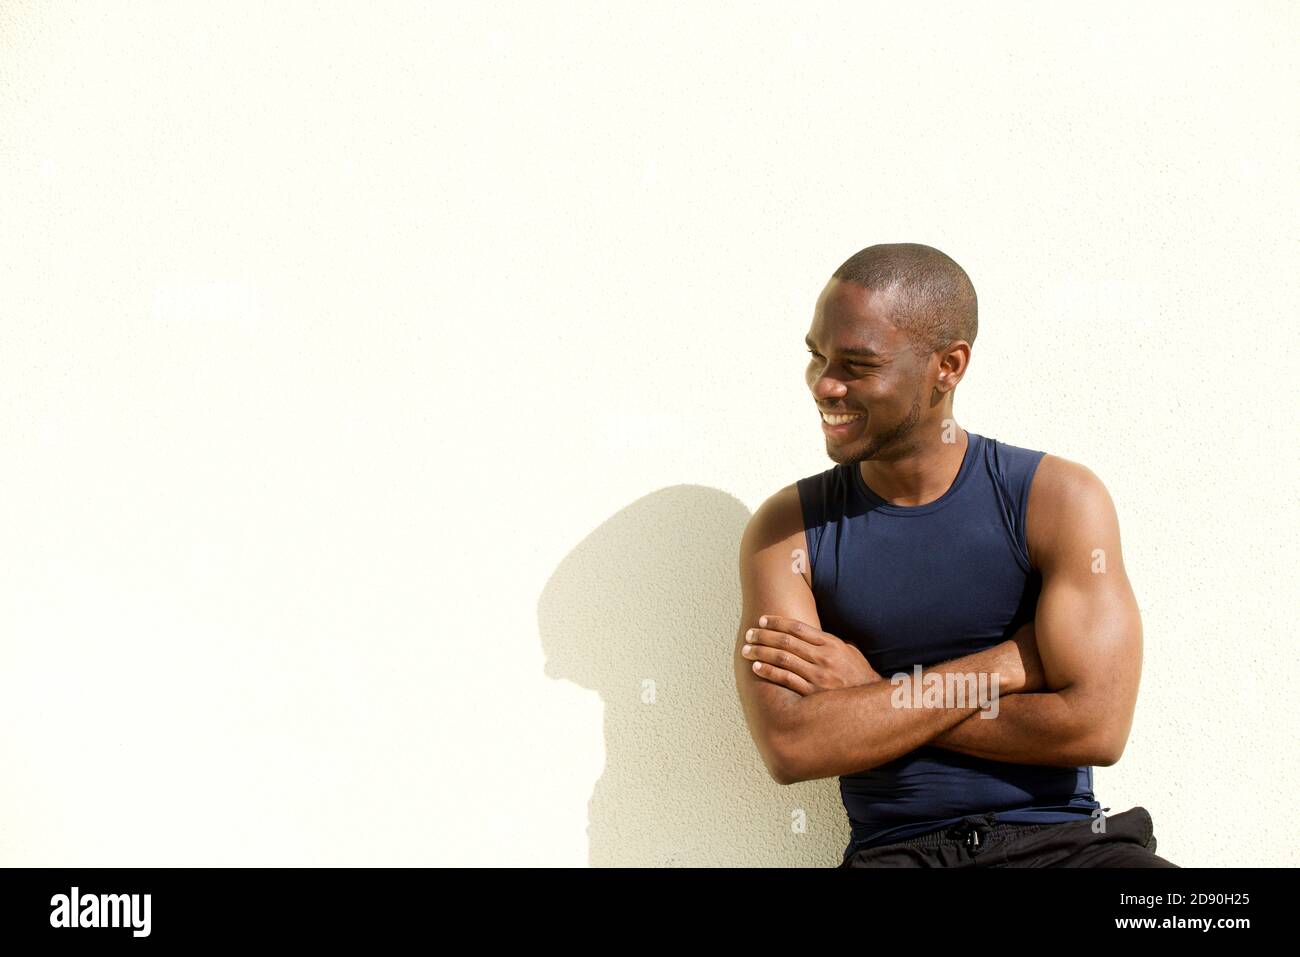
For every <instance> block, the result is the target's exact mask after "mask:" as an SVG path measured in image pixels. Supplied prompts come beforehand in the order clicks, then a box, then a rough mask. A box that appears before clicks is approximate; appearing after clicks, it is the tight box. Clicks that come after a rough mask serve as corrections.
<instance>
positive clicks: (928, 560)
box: [797, 431, 1100, 858]
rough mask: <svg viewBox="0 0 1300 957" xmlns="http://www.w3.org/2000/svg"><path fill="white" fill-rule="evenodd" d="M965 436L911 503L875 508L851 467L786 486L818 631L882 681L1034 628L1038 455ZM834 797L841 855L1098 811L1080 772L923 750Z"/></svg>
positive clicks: (1087, 777)
mask: <svg viewBox="0 0 1300 957" xmlns="http://www.w3.org/2000/svg"><path fill="white" fill-rule="evenodd" d="M966 435H967V443H968V444H967V447H966V454H965V457H964V458H963V459H962V463H961V468H960V469H959V471H958V472H957V477H956V478H955V479H954V480H953V483H952V485H951V486H950V487H949V488H948V491H947V492H945V493H944V494H943V495H941V496H940V497H939V498H937V499H935V500H934V501H933V502H928V503H926V504H925V505H917V506H905V505H894V504H893V503H891V502H888V501H886V500H885V499H883V498H881V497H880V496H879V495H877V494H876V493H875V492H873V491H872V490H871V489H870V488H868V487H867V485H866V483H865V482H864V481H863V479H862V472H861V471H860V470H859V468H858V466H857V464H856V463H855V464H849V465H836V466H835V467H834V468H830V469H827V470H826V471H825V472H822V473H820V474H818V475H811V476H808V477H807V478H802V479H800V480H799V481H798V483H797V484H798V488H799V500H800V503H801V506H802V509H803V519H804V534H805V536H806V538H807V540H808V559H809V563H810V566H811V572H812V587H813V595H814V596H815V598H816V601H817V612H818V616H819V617H820V619H821V626H822V629H823V630H825V631H828V632H830V633H831V634H833V635H835V636H837V637H839V638H842V639H843V640H844V641H848V642H852V643H853V644H855V645H857V647H858V648H859V649H860V650H861V651H862V654H863V655H864V656H865V657H866V659H867V661H868V662H870V664H871V666H872V667H873V668H874V669H875V670H876V671H877V672H879V673H880V675H881V676H882V677H883V678H885V680H888V679H889V678H890V677H892V676H893V675H894V674H897V673H898V672H906V673H907V674H909V675H910V674H911V673H912V666H913V665H917V664H919V665H921V666H922V667H926V666H929V665H933V664H938V663H939V662H943V661H949V660H951V659H953V658H960V657H962V656H964V655H969V654H973V653H974V652H977V651H982V650H983V649H985V648H989V647H992V646H993V645H996V644H998V643H999V642H1002V641H1005V640H1006V639H1008V638H1010V637H1011V635H1012V634H1014V633H1015V631H1016V630H1017V629H1018V628H1019V627H1020V626H1021V625H1023V624H1024V623H1025V622H1026V621H1029V620H1031V619H1032V618H1033V617H1034V610H1035V608H1036V607H1037V604H1038V594H1039V590H1040V587H1041V584H1042V578H1041V576H1040V575H1039V574H1038V572H1037V571H1036V570H1035V569H1033V568H1031V567H1030V564H1029V552H1028V547H1027V544H1026V541H1025V510H1026V506H1027V504H1028V501H1029V485H1030V481H1031V480H1032V479H1033V476H1034V471H1035V470H1036V469H1037V468H1038V463H1039V460H1040V459H1042V457H1043V454H1044V453H1042V452H1035V451H1032V450H1030V449H1023V448H1019V447H1017V446H1014V445H1006V444H1004V443H1002V442H999V441H998V440H997V439H990V438H985V437H984V436H981V435H976V434H975V433H974V432H969V431H968V432H967V433H966ZM976 713H978V712H976ZM980 720H984V719H980ZM840 797H841V799H842V800H843V801H844V809H845V810H846V811H847V812H848V816H849V823H850V827H851V837H850V840H849V845H848V847H847V848H846V849H845V851H844V856H845V858H847V857H848V856H849V855H850V854H852V853H853V851H854V850H856V849H858V848H862V847H872V846H876V845H879V844H888V843H890V842H892V841H900V840H903V839H904V838H907V837H913V836H915V835H917V834H923V833H925V832H927V831H933V830H937V829H939V828H942V827H947V826H948V825H950V824H956V823H957V822H959V821H960V820H961V819H962V818H963V817H966V816H967V815H973V814H986V813H988V812H995V813H996V815H997V817H996V820H997V821H1006V822H1010V823H1023V824H1045V823H1053V822H1062V821H1077V820H1080V819H1081V818H1087V817H1088V816H1089V815H1090V814H1091V812H1092V811H1093V810H1095V809H1096V808H1098V807H1099V806H1100V805H1099V804H1098V803H1097V801H1096V799H1095V798H1094V797H1093V793H1092V768H1091V767H1077V768H1061V767H1046V766H1042V765H1031V764H1013V763H1008V762H1003V761H990V760H987V759H984V758H976V757H973V756H971V755H967V754H961V753H959V752H957V751H950V750H948V749H946V748H939V747H934V746H932V745H923V746H921V747H919V748H917V749H916V750H915V751H912V752H911V753H909V754H905V755H903V756H902V757H899V758H896V759H895V760H893V761H890V762H888V763H886V764H883V765H881V766H880V767H876V768H872V769H870V770H867V771H861V772H858V773H856V774H847V775H842V776H841V777H840Z"/></svg>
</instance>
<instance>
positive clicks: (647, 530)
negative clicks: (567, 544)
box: [537, 485, 848, 867]
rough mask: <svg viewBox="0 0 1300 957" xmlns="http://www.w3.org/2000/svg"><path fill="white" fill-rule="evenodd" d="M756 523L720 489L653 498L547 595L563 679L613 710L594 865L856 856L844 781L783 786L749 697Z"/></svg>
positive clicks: (587, 546) (619, 518)
mask: <svg viewBox="0 0 1300 957" xmlns="http://www.w3.org/2000/svg"><path fill="white" fill-rule="evenodd" d="M748 520H749V510H748V509H747V508H746V507H745V506H744V505H743V504H742V503H741V502H739V501H737V500H736V499H735V498H732V497H731V496H730V495H727V494H725V493H723V492H720V491H718V490H717V489H712V488H705V487H703V486H699V485H678V486H674V487H672V488H667V489H664V490H662V491H659V492H655V493H652V494H650V495H647V496H645V497H644V498H642V499H640V500H638V501H636V502H634V503H633V504H631V505H629V506H628V507H627V508H625V509H623V510H622V511H620V512H619V513H618V514H616V515H614V516H613V517H612V518H610V519H609V520H608V521H606V522H605V523H604V524H602V525H601V526H600V527H599V528H597V529H596V530H595V531H593V532H592V533H591V534H590V535H588V536H587V537H586V538H585V539H584V540H583V541H582V542H581V543H580V544H579V545H578V546H577V547H575V548H574V549H573V551H572V552H570V553H569V555H568V556H566V557H565V559H564V561H563V562H561V564H560V566H559V568H557V569H556V571H555V574H554V575H552V576H551V579H550V581H548V582H547V584H546V588H545V589H544V591H543V592H542V596H541V600H540V601H539V602H538V611H537V617H538V624H539V626H540V632H541V639H542V651H543V653H544V655H545V660H546V666H545V671H546V675H547V677H550V678H564V679H567V680H569V681H573V682H576V683H577V684H579V685H581V686H582V687H584V688H591V689H593V690H595V691H597V692H599V693H600V697H601V700H602V702H603V703H604V706H605V713H604V730H605V770H604V773H603V774H602V775H601V777H600V780H599V781H597V782H596V787H595V791H594V792H593V793H592V796H591V801H590V804H589V806H588V826H587V835H588V839H589V853H588V863H589V864H590V865H591V866H595V867H622V866H638V867H647V866H648V867H657V866H686V867H719V866H721V867H737V866H738V867H745V866H778V867H795V866H812V867H833V866H835V865H837V864H839V862H840V858H841V854H842V852H843V849H844V846H845V844H846V843H847V842H848V822H847V820H846V818H845V815H844V808H843V806H842V805H841V803H840V797H839V787H838V782H837V780H836V779H835V778H828V779H824V780H820V781H808V782H802V783H800V784H795V785H790V786H787V787H782V786H780V785H778V784H777V783H776V782H775V781H773V780H772V778H771V777H770V776H769V775H768V773H767V769H766V768H765V767H764V766H763V762H762V759H761V758H760V757H759V754H758V750H757V748H755V746H754V742H753V740H752V739H751V738H750V735H749V730H748V728H747V727H746V726H745V719H744V714H743V712H742V711H741V707H740V700H739V698H738V697H737V694H736V679H735V674H734V671H733V660H732V656H733V655H734V654H735V653H736V652H735V639H736V630H737V628H738V626H739V624H740V607H741V601H740V577H739V571H738V567H737V557H738V554H739V548H740V538H741V535H742V533H743V532H744V529H745V524H746V522H748ZM561 744H562V742H561Z"/></svg>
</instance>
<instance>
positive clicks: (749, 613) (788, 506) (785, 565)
mask: <svg viewBox="0 0 1300 957" xmlns="http://www.w3.org/2000/svg"><path fill="white" fill-rule="evenodd" d="M806 547H807V546H806V543H805V538H804V531H803V521H802V512H801V510H800V507H799V498H798V488H797V486H794V485H791V486H788V487H787V488H785V489H782V490H781V491H780V492H777V493H776V494H775V495H773V496H772V497H771V498H769V499H768V500H767V501H766V502H764V503H763V504H762V505H761V506H760V507H759V509H758V511H756V512H755V513H754V515H753V516H752V517H751V518H750V521H749V524H748V526H747V527H746V529H745V534H744V536H743V538H742V540H741V546H740V588H741V614H740V624H739V626H738V628H737V630H736V642H735V646H734V647H733V649H732V660H733V663H734V666H735V673H736V690H737V692H738V694H739V696H740V701H741V706H742V708H743V709H744V714H745V721H746V723H747V724H748V725H749V731H750V734H751V735H752V736H753V738H754V743H755V744H756V745H757V746H758V748H759V750H760V752H762V754H763V759H764V761H765V762H766V763H767V765H768V768H769V769H774V761H775V754H774V751H775V740H776V738H777V736H778V735H779V734H780V732H781V731H782V729H783V728H784V727H785V719H786V717H787V714H788V709H789V708H791V707H792V706H793V705H794V703H795V702H797V701H798V699H799V697H800V696H799V694H798V693H797V692H795V691H792V690H790V689H789V688H786V687H784V686H783V685H778V684H775V683H773V682H771V681H768V680H766V679H764V678H760V677H759V676H758V675H756V674H755V673H754V671H753V662H752V661H751V660H750V659H748V658H745V657H743V656H742V655H741V653H740V649H741V647H742V646H743V645H744V644H745V632H746V631H748V630H749V629H750V628H756V627H758V619H759V617H760V616H762V615H785V616H789V617H791V618H797V619H799V620H800V621H803V622H807V623H808V624H810V625H812V626H813V627H814V628H820V627H821V620H820V619H819V617H818V615H817V604H816V602H815V601H814V599H813V594H812V589H811V587H810V586H809V581H810V578H811V574H810V570H809V567H808V557H807V554H806Z"/></svg>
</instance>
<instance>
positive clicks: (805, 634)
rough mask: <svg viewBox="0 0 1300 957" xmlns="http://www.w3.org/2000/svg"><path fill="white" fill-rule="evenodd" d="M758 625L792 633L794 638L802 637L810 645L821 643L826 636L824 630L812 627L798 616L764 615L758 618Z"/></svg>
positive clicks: (771, 629)
mask: <svg viewBox="0 0 1300 957" xmlns="http://www.w3.org/2000/svg"><path fill="white" fill-rule="evenodd" d="M758 626H759V627H760V628H766V629H768V630H769V631H781V632H785V633H786V634H787V635H794V636H795V637H796V638H802V639H803V640H804V641H806V642H808V643H809V644H810V645H820V644H823V643H824V642H825V641H826V638H827V637H828V636H827V634H826V632H824V631H822V630H821V629H820V628H814V627H813V626H812V625H810V624H808V623H807V622H804V621H800V620H799V619H798V618H786V617H784V616H782V615H764V616H763V617H762V618H760V619H758Z"/></svg>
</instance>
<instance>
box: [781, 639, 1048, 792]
mask: <svg viewBox="0 0 1300 957" xmlns="http://www.w3.org/2000/svg"><path fill="white" fill-rule="evenodd" d="M1018 660H1019V659H1018V656H1017V653H1016V651H1015V649H1014V646H1013V645H1012V643H1011V642H1003V643H1001V644H999V645H996V646H994V647H992V648H987V649H985V650H984V651H980V652H977V653H975V654H973V655H967V656H965V657H963V658H957V659H955V660H953V661H949V662H944V663H942V664H939V665H935V666H933V667H930V668H924V669H922V670H921V688H922V690H924V689H925V688H926V687H928V686H929V683H930V682H931V681H933V680H935V679H931V678H930V677H929V676H930V675H935V676H937V680H938V681H939V682H941V683H942V686H944V687H947V686H948V685H949V679H948V678H947V677H946V676H947V675H953V676H954V677H955V678H956V679H958V680H961V679H964V678H966V677H967V676H969V675H971V674H972V673H975V674H986V675H990V676H992V675H997V676H998V679H997V680H998V687H999V689H1000V691H999V693H1006V691H1007V690H1008V687H1010V689H1011V690H1014V688H1015V687H1019V685H1018V684H1017V682H1019V681H1023V673H1022V672H1020V671H1019V670H1018ZM914 677H915V676H914V675H908V678H909V682H910V681H911V680H912V679H913V678H914ZM899 690H900V689H899V688H898V687H896V686H895V685H894V684H893V683H892V682H891V681H889V680H882V681H873V682H872V683H870V684H866V685H857V686H855V687H851V688H838V689H834V690H831V691H818V692H816V693H814V694H810V695H807V696H805V697H803V698H800V699H799V700H798V701H796V702H794V704H793V706H792V707H791V708H790V709H789V711H788V712H787V721H786V725H785V727H784V728H783V729H782V731H781V733H780V740H779V745H778V748H779V751H780V753H781V754H782V756H783V760H782V763H783V765H784V766H785V767H786V769H787V775H786V776H787V778H789V779H790V780H794V781H811V780H815V779H817V778H828V777H836V776H838V775H841V774H853V773H855V772H857V771H865V770H867V769H869V768H874V767H877V766H879V765H881V764H884V763H886V762H888V761H892V760H894V759H895V758H897V757H900V756H902V755H904V754H907V753H908V752H910V751H913V750H915V749H916V748H918V747H920V746H921V745H923V744H926V743H928V742H929V741H930V740H931V739H932V738H934V737H935V736H936V735H939V734H941V733H943V732H945V731H948V730H949V729H951V728H953V726H955V725H956V724H958V723H959V722H961V721H963V720H969V718H970V716H971V715H974V714H975V712H976V711H977V710H978V709H979V707H980V702H979V701H977V700H971V701H963V702H962V707H949V706H947V705H948V704H950V703H949V702H944V705H943V706H939V707H897V706H896V705H895V695H896V694H897V693H898V692H899ZM906 690H907V695H906V697H907V699H909V700H910V699H911V697H912V696H911V693H910V689H906ZM985 723H988V722H987V721H986V722H985Z"/></svg>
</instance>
